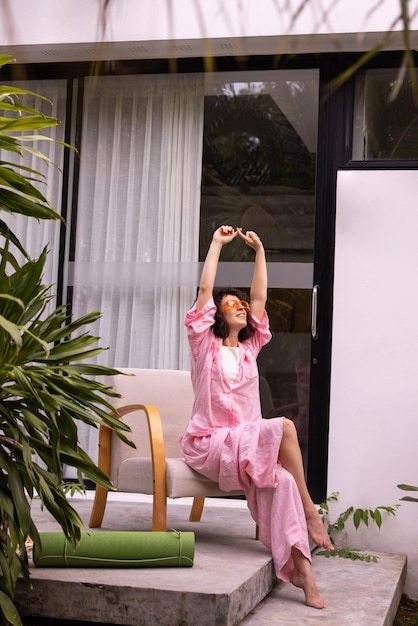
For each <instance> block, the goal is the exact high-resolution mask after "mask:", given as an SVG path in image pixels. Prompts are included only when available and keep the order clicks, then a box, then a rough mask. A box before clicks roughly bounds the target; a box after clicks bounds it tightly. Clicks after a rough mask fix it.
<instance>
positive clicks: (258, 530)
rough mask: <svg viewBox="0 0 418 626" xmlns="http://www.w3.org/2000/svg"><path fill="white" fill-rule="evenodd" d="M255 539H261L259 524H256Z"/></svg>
mask: <svg viewBox="0 0 418 626" xmlns="http://www.w3.org/2000/svg"><path fill="white" fill-rule="evenodd" d="M255 538H256V539H257V541H258V540H259V539H260V528H259V526H258V524H256V526H255Z"/></svg>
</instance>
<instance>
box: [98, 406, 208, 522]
mask: <svg viewBox="0 0 418 626" xmlns="http://www.w3.org/2000/svg"><path fill="white" fill-rule="evenodd" d="M134 411H143V412H144V413H145V416H146V419H147V423H148V432H149V437H150V446H151V462H152V475H153V509H152V530H153V531H165V530H166V528H167V486H166V468H167V463H166V456H165V448H164V436H163V427H162V422H161V416H160V412H159V411H158V409H157V407H156V406H153V405H151V404H126V405H124V406H122V407H120V408H118V409H117V411H114V412H112V413H111V415H112V417H115V418H116V419H118V418H121V417H124V416H125V415H128V414H129V413H133V412H134ZM111 458H112V429H111V428H109V427H108V426H105V425H103V424H101V425H100V428H99V457H98V466H99V468H100V469H101V470H102V471H103V472H104V473H105V474H106V476H108V477H110V471H111ZM107 494H108V489H105V488H104V487H102V486H101V485H97V486H96V493H95V496H94V502H93V508H92V512H91V515H90V521H89V526H90V528H99V527H100V526H101V525H102V521H103V516H104V512H105V508H106V502H107ZM204 504H205V497H204V496H197V497H194V498H193V505H192V509H191V512H190V516H189V521H191V522H198V521H200V518H201V516H202V512H203V507H204Z"/></svg>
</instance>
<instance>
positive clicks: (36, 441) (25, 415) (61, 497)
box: [0, 55, 129, 626]
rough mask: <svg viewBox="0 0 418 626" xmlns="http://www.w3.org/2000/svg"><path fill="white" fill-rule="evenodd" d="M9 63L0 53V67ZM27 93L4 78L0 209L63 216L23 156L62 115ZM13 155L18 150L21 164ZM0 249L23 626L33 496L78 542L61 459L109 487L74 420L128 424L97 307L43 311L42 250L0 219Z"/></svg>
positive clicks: (1, 604)
mask: <svg viewBox="0 0 418 626" xmlns="http://www.w3.org/2000/svg"><path fill="white" fill-rule="evenodd" d="M12 61H13V59H12V57H10V56H7V55H1V56H0V67H2V66H3V65H5V64H6V63H10V62H12ZM27 95H30V96H31V97H33V96H35V97H36V98H40V99H42V100H45V98H43V96H41V95H37V94H33V93H32V92H30V91H25V90H24V89H17V88H15V87H11V86H9V85H4V86H0V150H1V152H0V211H2V212H3V214H5V213H6V214H9V215H12V216H13V215H19V216H20V217H19V219H34V218H35V219H38V220H40V219H55V220H61V217H60V215H59V214H58V213H57V212H56V211H55V210H54V208H53V207H52V206H51V204H50V203H49V201H48V200H47V198H46V196H45V195H44V194H43V193H42V192H41V191H40V184H41V183H42V179H43V176H42V174H41V173H40V172H39V171H37V170H34V169H32V168H30V167H28V166H26V165H24V161H23V156H24V155H25V154H28V153H29V154H30V155H31V157H36V158H39V159H41V160H43V161H48V159H47V157H45V155H43V154H42V152H41V151H39V150H38V149H37V148H35V147H34V146H35V145H37V144H38V143H39V142H42V141H52V140H51V139H50V138H49V137H48V136H47V135H44V134H43V133H42V132H41V131H44V130H45V129H48V128H50V127H52V126H54V125H57V124H58V120H56V119H55V118H53V117H50V116H46V115H43V114H42V113H40V112H39V111H37V110H36V109H34V108H31V107H28V106H25V105H24V104H23V103H24V100H25V96H27ZM68 148H69V146H67V149H68ZM11 154H13V155H14V156H16V155H18V157H19V159H18V160H17V164H16V163H15V162H11V161H10V160H9V159H10V155H11ZM14 160H16V159H14ZM9 221H10V220H9ZM0 253H1V258H0V491H1V498H0V622H1V623H3V624H12V625H13V626H21V623H22V622H21V618H20V616H19V614H18V612H17V610H16V607H15V605H14V603H13V598H14V594H15V588H16V584H17V580H18V578H19V577H20V576H23V578H24V579H26V581H29V580H30V571H29V563H28V554H27V551H26V541H27V539H28V538H30V539H31V540H32V541H33V542H34V543H35V544H36V543H39V541H40V538H39V534H38V531H37V528H36V525H35V523H34V521H33V519H32V517H31V507H30V501H31V499H32V498H34V497H35V496H36V497H39V498H40V500H41V504H42V507H45V508H46V509H47V510H48V511H49V512H50V513H51V515H52V516H53V517H54V519H55V520H56V521H57V522H58V523H59V524H60V525H61V527H62V530H63V532H64V534H65V536H66V537H67V538H68V540H69V541H70V542H71V543H72V544H73V545H74V544H75V543H76V542H77V541H78V540H79V538H80V532H81V529H82V528H83V523H82V520H81V518H80V517H79V515H78V513H77V512H76V511H75V510H74V509H73V508H72V506H71V505H70V503H69V502H68V500H67V498H66V487H65V486H64V476H63V467H64V465H66V466H68V467H72V468H74V469H75V471H76V473H77V476H78V481H79V484H80V485H81V488H83V487H84V480H86V479H89V480H92V481H94V482H95V483H97V484H99V485H103V486H105V487H106V488H108V489H113V487H112V485H111V484H110V482H109V480H108V478H107V477H106V476H105V474H103V472H101V471H100V470H99V469H98V468H97V466H96V464H95V463H94V462H93V460H92V459H91V458H90V457H89V456H88V455H87V454H86V452H85V451H84V450H83V449H82V448H80V446H79V444H78V431H77V424H78V423H83V424H87V425H89V426H94V427H97V426H98V425H99V424H101V423H105V424H106V425H108V426H110V427H111V428H113V429H115V430H116V432H117V433H118V435H119V436H120V437H121V438H122V439H123V440H124V441H126V442H127V443H129V441H128V440H127V439H126V436H125V435H124V434H123V433H122V430H129V429H127V427H126V426H125V425H123V423H122V422H119V421H118V420H117V419H116V418H115V417H112V416H111V415H110V414H109V411H111V410H112V405H111V404H110V401H109V399H108V398H109V397H111V396H114V395H115V394H114V393H113V392H112V390H111V389H110V388H108V387H106V386H105V385H104V384H103V383H101V382H98V380H97V378H98V377H99V378H101V377H103V376H105V375H113V374H117V373H118V372H117V370H114V369H112V368H107V367H104V366H99V365H92V364H90V363H89V361H90V360H91V359H92V358H93V357H95V356H96V355H97V354H99V353H100V352H101V351H102V350H103V348H101V347H97V343H98V340H99V338H98V337H95V336H93V335H91V334H90V333H89V331H88V326H89V325H90V324H92V323H93V322H94V321H95V320H97V318H98V317H99V316H100V313H99V312H97V311H93V312H91V313H90V314H87V315H85V316H83V317H82V318H80V319H72V318H71V316H69V315H68V314H67V312H66V310H65V307H64V306H61V307H58V308H56V309H55V310H54V311H52V313H49V314H47V313H46V308H47V305H48V304H49V303H50V301H51V299H52V295H51V293H50V287H49V286H46V285H44V284H43V283H42V275H43V269H44V265H45V260H46V257H47V249H46V248H45V249H44V250H43V251H42V253H41V254H40V256H39V258H37V259H31V257H30V254H29V253H28V252H27V251H26V250H25V248H24V246H23V245H22V243H21V242H20V241H19V238H18V237H17V236H16V235H15V234H14V233H13V232H12V229H11V228H10V227H9V226H8V224H7V223H6V221H5V220H4V219H0ZM22 258H23V261H20V260H18V259H22Z"/></svg>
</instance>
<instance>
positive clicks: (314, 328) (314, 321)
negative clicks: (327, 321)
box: [311, 285, 319, 339]
mask: <svg viewBox="0 0 418 626" xmlns="http://www.w3.org/2000/svg"><path fill="white" fill-rule="evenodd" d="M318 291H319V285H314V286H313V289H312V307H311V335H312V339H318Z"/></svg>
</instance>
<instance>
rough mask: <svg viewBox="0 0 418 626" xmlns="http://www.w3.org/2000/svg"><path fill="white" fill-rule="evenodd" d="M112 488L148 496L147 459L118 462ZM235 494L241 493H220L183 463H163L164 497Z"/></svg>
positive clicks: (149, 471) (149, 470)
mask: <svg viewBox="0 0 418 626" xmlns="http://www.w3.org/2000/svg"><path fill="white" fill-rule="evenodd" d="M115 487H116V488H117V489H118V491H126V492H130V493H145V494H152V493H153V483H152V466H151V462H150V459H144V458H138V457H131V458H130V459H125V460H124V461H122V463H121V464H120V466H119V471H118V476H117V481H116V484H115ZM239 494H242V491H231V492H229V493H228V494H226V493H225V492H224V491H221V490H220V489H219V486H218V484H217V483H215V482H213V481H212V480H209V479H208V478H205V477H204V476H202V475H201V474H199V473H198V472H195V471H194V470H193V469H191V468H190V467H189V466H188V465H187V464H186V462H185V460H184V459H181V458H175V459H172V458H171V459H167V496H168V497H169V498H187V497H194V496H225V495H239Z"/></svg>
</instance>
